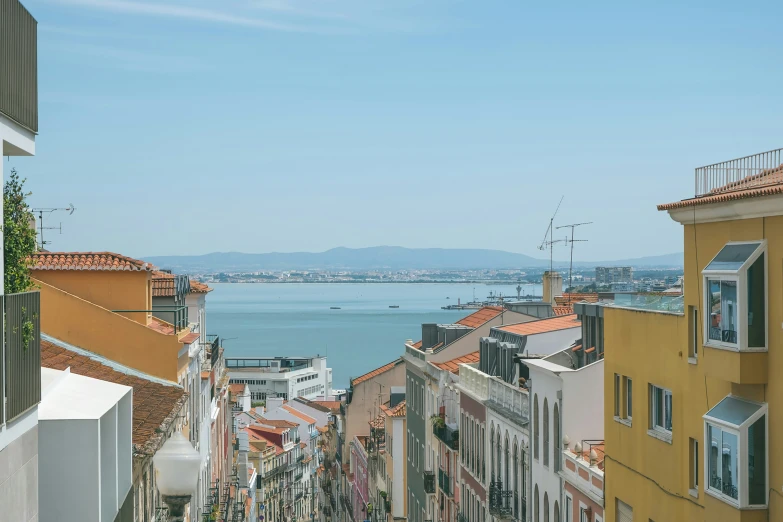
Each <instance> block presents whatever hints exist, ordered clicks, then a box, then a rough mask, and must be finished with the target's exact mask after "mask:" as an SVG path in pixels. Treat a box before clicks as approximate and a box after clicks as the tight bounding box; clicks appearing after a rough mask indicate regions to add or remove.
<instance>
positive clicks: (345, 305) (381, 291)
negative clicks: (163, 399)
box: [207, 283, 541, 388]
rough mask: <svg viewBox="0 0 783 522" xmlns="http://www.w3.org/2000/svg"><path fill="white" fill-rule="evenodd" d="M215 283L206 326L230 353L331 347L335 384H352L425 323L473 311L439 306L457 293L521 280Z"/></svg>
mask: <svg viewBox="0 0 783 522" xmlns="http://www.w3.org/2000/svg"><path fill="white" fill-rule="evenodd" d="M213 286H214V288H215V290H214V291H213V292H212V293H210V294H209V296H208V297H207V312H208V313H207V323H208V324H207V329H208V330H209V332H210V333H216V334H218V335H220V336H221V337H223V338H224V339H227V340H226V341H225V342H224V343H223V346H224V347H225V349H226V355H227V356H228V357H237V356H276V355H281V356H292V355H316V354H325V355H327V356H328V360H327V362H328V363H329V366H330V367H331V368H332V369H333V385H334V387H335V388H345V387H347V385H348V380H349V378H350V377H356V376H358V375H361V374H363V373H366V372H368V371H370V370H372V369H373V368H377V367H378V366H381V365H383V364H385V363H388V362H390V361H391V360H393V359H394V358H395V357H397V356H399V355H401V354H402V352H403V350H404V343H405V340H406V339H413V340H414V341H418V340H419V339H420V338H421V324H422V323H452V322H455V321H457V320H458V319H460V318H462V317H464V316H466V315H468V314H470V313H471V311H470V310H441V309H440V307H441V306H445V305H448V304H456V303H457V298H460V299H461V300H462V302H463V303H464V302H468V301H471V300H472V299H473V292H474V289H475V293H476V294H475V295H476V298H477V299H479V300H483V299H486V298H487V296H488V295H489V293H490V292H494V293H495V294H497V293H499V292H500V293H502V294H503V295H504V296H505V295H508V296H516V288H515V285H509V286H505V285H468V284H305V283H303V284H215V285H213ZM522 293H523V294H537V295H541V285H526V286H524V289H523V290H522ZM447 297H449V299H446V298H447ZM389 305H399V308H396V309H392V308H389ZM331 306H339V307H341V309H340V310H330V309H329V307H331ZM232 337H236V339H230V338H232Z"/></svg>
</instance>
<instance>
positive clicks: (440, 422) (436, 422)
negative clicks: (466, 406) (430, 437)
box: [430, 415, 446, 428]
mask: <svg viewBox="0 0 783 522" xmlns="http://www.w3.org/2000/svg"><path fill="white" fill-rule="evenodd" d="M430 421H431V422H432V425H433V426H435V427H436V428H445V427H446V419H444V418H443V417H441V416H440V415H433V416H432V417H430Z"/></svg>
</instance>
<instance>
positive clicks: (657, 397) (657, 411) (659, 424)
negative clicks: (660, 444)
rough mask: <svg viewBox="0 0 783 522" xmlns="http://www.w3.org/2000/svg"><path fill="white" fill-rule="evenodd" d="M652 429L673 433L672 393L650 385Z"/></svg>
mask: <svg viewBox="0 0 783 522" xmlns="http://www.w3.org/2000/svg"><path fill="white" fill-rule="evenodd" d="M650 427H651V428H652V429H653V430H658V431H665V432H668V433H671V431H672V392H671V391H670V390H667V389H665V388H659V387H658V386H654V385H652V384H651V385H650Z"/></svg>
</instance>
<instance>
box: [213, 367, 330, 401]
mask: <svg viewBox="0 0 783 522" xmlns="http://www.w3.org/2000/svg"><path fill="white" fill-rule="evenodd" d="M226 368H227V369H228V373H229V376H230V378H231V383H237V384H247V385H248V386H249V388H250V397H251V400H253V401H265V400H266V399H267V398H268V397H279V398H281V399H284V400H291V399H294V398H296V397H302V398H305V399H315V398H317V397H324V396H325V397H328V396H330V395H331V394H332V369H331V368H327V367H326V357H321V356H315V357H226Z"/></svg>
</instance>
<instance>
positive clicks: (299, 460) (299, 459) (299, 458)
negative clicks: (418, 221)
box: [296, 453, 305, 462]
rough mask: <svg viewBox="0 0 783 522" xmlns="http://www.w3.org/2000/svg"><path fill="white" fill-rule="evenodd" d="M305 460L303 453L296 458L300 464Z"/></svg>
mask: <svg viewBox="0 0 783 522" xmlns="http://www.w3.org/2000/svg"><path fill="white" fill-rule="evenodd" d="M304 459H305V455H304V453H300V454H299V456H297V457H296V461H297V462H302V461H303V460H304Z"/></svg>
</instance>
